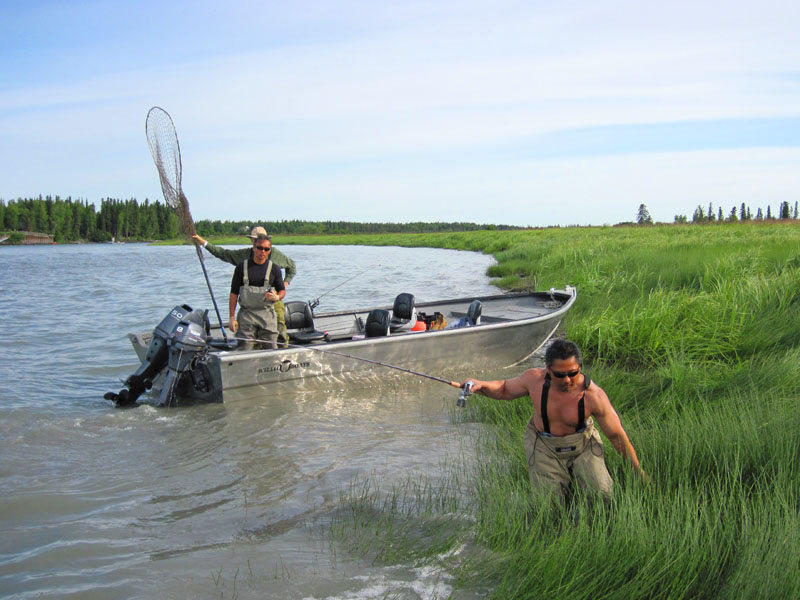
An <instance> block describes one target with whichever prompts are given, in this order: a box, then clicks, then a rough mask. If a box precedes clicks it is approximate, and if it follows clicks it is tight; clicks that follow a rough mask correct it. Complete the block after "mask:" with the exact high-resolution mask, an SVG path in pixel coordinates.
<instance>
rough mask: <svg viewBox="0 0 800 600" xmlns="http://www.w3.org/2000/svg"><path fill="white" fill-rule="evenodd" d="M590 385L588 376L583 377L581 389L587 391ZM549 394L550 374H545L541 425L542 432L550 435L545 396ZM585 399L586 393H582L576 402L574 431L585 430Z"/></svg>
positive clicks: (590, 381)
mask: <svg viewBox="0 0 800 600" xmlns="http://www.w3.org/2000/svg"><path fill="white" fill-rule="evenodd" d="M591 384H592V380H591V378H590V377H589V376H588V375H584V376H583V389H584V390H588V389H589V386H590V385H591ZM549 394H550V373H545V375H544V384H542V407H541V409H540V410H541V412H542V425H544V432H545V433H550V419H548V418H547V396H548V395H549ZM585 398H586V392H585V391H584V392H583V395H582V396H581V399H580V400H578V426H577V427H575V431H580V430H581V429H585V428H586V406H585V403H584V399H585Z"/></svg>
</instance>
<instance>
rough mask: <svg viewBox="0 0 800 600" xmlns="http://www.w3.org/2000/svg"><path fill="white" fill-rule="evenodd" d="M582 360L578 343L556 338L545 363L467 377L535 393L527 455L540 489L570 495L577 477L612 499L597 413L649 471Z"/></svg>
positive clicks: (505, 394) (516, 392) (616, 441)
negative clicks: (500, 376)
mask: <svg viewBox="0 0 800 600" xmlns="http://www.w3.org/2000/svg"><path fill="white" fill-rule="evenodd" d="M582 364H583V363H582V358H581V351H580V348H578V346H577V345H576V344H575V343H573V342H570V341H568V340H565V339H556V340H554V341H553V342H552V343H551V344H550V346H549V347H548V349H547V351H546V353H545V368H544V369H528V370H527V371H525V372H524V373H522V374H521V375H519V376H518V377H515V378H513V379H505V380H497V381H480V380H477V379H467V380H466V381H465V382H464V383H466V382H468V381H471V382H473V384H474V388H473V391H474V392H480V393H481V394H483V395H485V396H489V397H490V398H496V399H498V400H511V399H513V398H520V397H522V396H530V398H531V403H532V404H533V415H532V416H531V418H530V420H529V421H528V426H527V427H526V430H525V456H526V457H527V459H528V474H529V476H530V480H531V486H532V487H533V490H534V491H535V492H551V493H553V494H554V495H555V496H556V497H557V498H559V499H561V500H562V501H564V500H566V498H568V497H569V490H570V485H571V484H572V482H575V483H576V484H577V485H578V486H579V487H580V488H582V489H583V490H585V491H587V492H589V493H599V494H600V495H601V496H602V497H603V498H604V499H606V500H608V499H610V498H611V489H612V486H613V484H614V482H613V480H612V479H611V476H610V475H609V473H608V469H607V468H606V464H605V460H604V458H603V441H602V439H601V438H600V434H599V433H598V432H597V430H596V429H595V427H594V419H597V424H598V425H599V426H600V429H601V430H602V432H603V433H604V434H605V435H606V437H607V438H608V439H609V441H610V442H611V443H612V445H613V446H614V448H615V449H616V451H617V452H619V453H620V454H621V455H622V456H623V457H625V458H626V459H627V460H628V462H629V463H630V464H631V466H633V468H634V469H636V470H637V471H638V472H639V474H640V475H641V476H642V478H643V479H646V475H645V473H644V470H643V469H642V467H641V466H640V465H639V459H638V458H637V457H636V450H634V448H633V445H632V444H631V442H630V440H629V439H628V434H627V433H625V430H624V429H623V428H622V423H621V422H620V419H619V415H617V411H615V410H614V407H613V406H611V402H610V401H609V399H608V396H607V395H606V393H605V392H604V391H603V389H602V388H601V387H600V386H599V385H597V384H596V383H594V382H593V381H591V380H590V379H589V376H588V375H585V374H583V373H581V367H582ZM462 385H463V384H462Z"/></svg>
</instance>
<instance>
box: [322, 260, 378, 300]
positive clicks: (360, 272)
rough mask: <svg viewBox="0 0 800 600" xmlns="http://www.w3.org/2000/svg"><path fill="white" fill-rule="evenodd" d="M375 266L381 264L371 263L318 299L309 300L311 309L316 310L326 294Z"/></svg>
mask: <svg viewBox="0 0 800 600" xmlns="http://www.w3.org/2000/svg"><path fill="white" fill-rule="evenodd" d="M374 267H380V265H371V266H369V267H367V268H366V269H364V270H363V271H359V272H358V273H356V274H355V275H353V276H352V277H350V278H349V279H345V280H344V281H343V282H341V283H340V284H339V285H337V286H336V287H332V288H331V289H329V290H328V291H327V292H325V293H324V294H322V295H321V296H318V297H317V299H316V300H309V301H308V305H309V306H310V307H311V310H314V309H315V308H317V307H318V306H319V301H320V300H321V299H322V298H324V297H325V296H327V295H328V294H330V293H331V292H332V291H333V290H336V289H339V288H340V287H342V286H343V285H344V284H345V283H348V282H350V281H353V279H355V278H356V277H358V276H359V275H363V274H364V273H366V272H367V271H369V270H370V269H372V268H374Z"/></svg>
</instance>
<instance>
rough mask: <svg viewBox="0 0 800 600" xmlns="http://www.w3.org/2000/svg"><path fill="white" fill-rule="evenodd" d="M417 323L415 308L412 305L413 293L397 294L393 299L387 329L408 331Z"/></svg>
mask: <svg viewBox="0 0 800 600" xmlns="http://www.w3.org/2000/svg"><path fill="white" fill-rule="evenodd" d="M416 323H417V309H416V307H415V306H414V294H407V293H403V294H398V295H397V298H395V299H394V307H393V308H392V319H391V321H390V322H389V330H390V331H391V332H392V333H394V332H396V331H410V330H411V328H412V327H414V325H415V324H416Z"/></svg>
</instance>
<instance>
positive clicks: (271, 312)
mask: <svg viewBox="0 0 800 600" xmlns="http://www.w3.org/2000/svg"><path fill="white" fill-rule="evenodd" d="M271 272H272V261H271V260H270V261H269V263H268V264H267V274H266V275H265V277H264V284H265V285H261V286H256V285H250V278H249V275H248V272H247V260H245V261H244V284H243V285H242V287H241V288H239V306H240V307H241V308H240V309H239V314H238V316H237V318H236V320H237V321H239V331H237V335H238V336H239V337H246V338H252V339H254V340H259V342H260V343H259V342H242V346H243V348H244V349H245V350H252V349H254V348H258V347H261V348H276V347H277V344H276V342H277V340H278V318H277V316H276V315H275V309H274V303H272V302H270V301H269V300H267V299H266V297H265V295H266V293H267V292H268V291H269V290H270V288H269V276H270V273H271Z"/></svg>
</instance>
